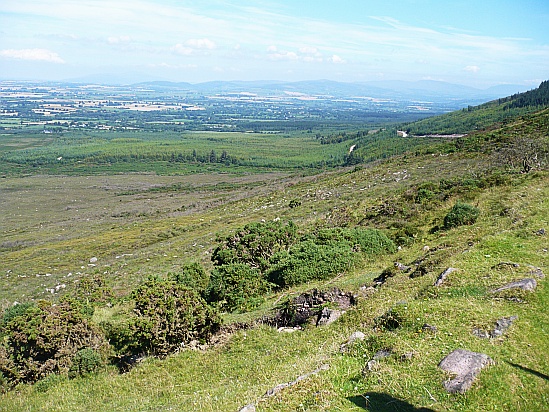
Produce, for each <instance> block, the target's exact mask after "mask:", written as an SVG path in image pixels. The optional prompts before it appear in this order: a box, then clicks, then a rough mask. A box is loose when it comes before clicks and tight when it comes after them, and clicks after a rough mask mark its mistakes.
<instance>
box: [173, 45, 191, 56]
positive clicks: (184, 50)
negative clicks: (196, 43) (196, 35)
mask: <svg viewBox="0 0 549 412" xmlns="http://www.w3.org/2000/svg"><path fill="white" fill-rule="evenodd" d="M172 50H173V51H174V52H175V53H177V54H181V55H183V56H190V55H191V54H193V52H194V49H192V48H190V47H187V46H184V45H182V44H181V43H178V44H176V45H175V46H173V47H172Z"/></svg>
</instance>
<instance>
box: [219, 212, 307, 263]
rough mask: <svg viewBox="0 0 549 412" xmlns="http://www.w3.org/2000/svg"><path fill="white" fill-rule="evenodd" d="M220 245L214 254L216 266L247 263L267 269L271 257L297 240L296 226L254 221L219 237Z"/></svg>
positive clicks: (289, 223) (290, 223) (291, 223)
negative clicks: (224, 236)
mask: <svg viewBox="0 0 549 412" xmlns="http://www.w3.org/2000/svg"><path fill="white" fill-rule="evenodd" d="M217 240H218V241H219V242H221V243H220V244H219V246H217V248H216V249H215V250H214V252H213V254H212V262H214V264H215V265H216V266H221V265H227V264H231V263H244V264H246V265H248V266H250V267H253V268H257V269H259V270H261V271H264V270H265V269H267V268H268V266H269V260H270V258H271V256H273V255H274V254H275V253H277V252H279V251H281V250H287V249H288V248H289V247H290V245H292V244H293V243H295V242H296V241H297V226H296V225H295V224H294V223H293V222H288V223H287V224H286V225H284V224H282V222H280V221H277V222H267V223H251V224H249V225H246V226H244V228H242V229H240V230H238V231H237V232H235V233H234V234H232V235H230V236H227V237H226V238H218V239H217Z"/></svg>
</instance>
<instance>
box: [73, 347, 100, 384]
mask: <svg viewBox="0 0 549 412" xmlns="http://www.w3.org/2000/svg"><path fill="white" fill-rule="evenodd" d="M103 364H104V363H103V359H102V357H101V354H100V353H99V352H97V351H96V350H94V349H92V348H84V349H80V350H79V351H78V352H76V354H75V355H74V357H73V359H72V365H71V367H70V369H69V378H75V377H77V376H86V375H88V374H90V373H93V372H97V370H99V369H100V368H101V367H102V366H103Z"/></svg>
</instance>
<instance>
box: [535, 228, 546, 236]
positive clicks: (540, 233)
mask: <svg viewBox="0 0 549 412" xmlns="http://www.w3.org/2000/svg"><path fill="white" fill-rule="evenodd" d="M536 235H538V236H545V229H544V228H541V229H539V230H538V231H537V232H536Z"/></svg>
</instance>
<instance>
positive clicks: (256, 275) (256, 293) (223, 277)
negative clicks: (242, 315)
mask: <svg viewBox="0 0 549 412" xmlns="http://www.w3.org/2000/svg"><path fill="white" fill-rule="evenodd" d="M271 286H272V285H271V284H270V283H269V282H268V281H267V279H266V278H265V277H264V276H263V274H262V273H261V272H260V271H259V269H257V268H252V267H249V266H248V265H245V264H243V263H232V264H228V265H221V266H217V267H216V268H215V269H214V270H213V272H212V275H211V277H210V284H209V286H208V289H207V290H206V292H205V295H206V299H207V300H208V301H209V302H217V303H218V304H219V306H220V307H221V308H223V309H226V310H229V311H234V310H241V311H244V310H249V309H253V308H255V307H256V306H257V305H259V304H260V303H262V302H263V298H262V296H263V295H264V294H265V293H267V292H268V291H269V290H270V289H271Z"/></svg>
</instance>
